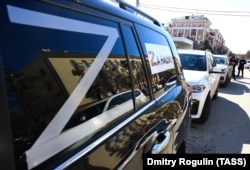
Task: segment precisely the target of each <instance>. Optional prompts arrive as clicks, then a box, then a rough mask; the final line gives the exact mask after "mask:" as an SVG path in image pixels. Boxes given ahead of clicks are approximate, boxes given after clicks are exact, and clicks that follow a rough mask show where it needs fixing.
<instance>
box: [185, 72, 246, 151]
mask: <svg viewBox="0 0 250 170" xmlns="http://www.w3.org/2000/svg"><path fill="white" fill-rule="evenodd" d="M237 71H238V70H237V68H236V72H237ZM236 75H237V74H236ZM249 130H250V71H249V70H248V69H245V70H244V78H243V79H242V78H239V77H237V79H236V80H233V79H232V81H231V83H229V85H228V86H227V87H220V89H219V95H218V98H217V99H215V100H213V103H212V111H211V115H210V117H209V119H208V121H207V122H206V123H205V124H197V123H192V126H191V128H190V131H189V136H188V142H187V153H193V154H195V153H197V154H202V153H211V154H212V153H215V154H226V153H229V154H240V153H242V154H243V153H248V154H249V153H250V132H249Z"/></svg>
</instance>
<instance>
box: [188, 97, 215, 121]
mask: <svg viewBox="0 0 250 170" xmlns="http://www.w3.org/2000/svg"><path fill="white" fill-rule="evenodd" d="M211 106H212V100H211V98H210V96H209V95H208V96H207V99H206V102H205V104H204V106H203V109H202V113H201V117H200V118H199V119H194V120H193V121H194V122H197V123H205V122H206V121H207V119H208V118H209V115H210V113H211Z"/></svg>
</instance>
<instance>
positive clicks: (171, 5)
mask: <svg viewBox="0 0 250 170" xmlns="http://www.w3.org/2000/svg"><path fill="white" fill-rule="evenodd" d="M126 1H127V2H129V3H131V4H132V5H135V6H136V0H126ZM138 1H139V8H140V9H141V10H143V11H144V12H146V13H148V14H150V15H151V16H153V17H154V18H156V19H158V20H159V21H160V22H162V23H169V22H171V19H174V18H179V17H183V16H186V15H192V14H193V15H204V16H205V17H207V18H208V19H209V20H210V21H211V22H212V25H211V28H212V29H218V30H219V31H220V33H221V34H222V36H223V38H224V40H225V45H226V46H227V47H228V48H229V49H230V50H231V51H232V52H233V53H238V54H245V53H246V52H247V51H248V50H250V0H138Z"/></svg>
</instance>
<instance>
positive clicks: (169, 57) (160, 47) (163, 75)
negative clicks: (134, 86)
mask: <svg viewBox="0 0 250 170" xmlns="http://www.w3.org/2000/svg"><path fill="white" fill-rule="evenodd" d="M136 28H137V30H138V31H137V32H138V35H139V38H140V40H141V42H142V44H143V53H144V57H145V60H146V63H147V65H148V68H149V69H148V70H149V71H150V74H151V84H152V86H153V87H157V86H158V85H160V86H161V87H163V88H165V89H166V87H167V86H166V83H167V82H168V83H169V82H170V81H173V82H174V81H176V78H177V77H176V75H178V72H179V70H178V69H177V66H176V64H178V63H179V62H178V61H179V60H177V59H176V58H175V57H174V56H173V54H172V51H171V48H170V46H169V43H168V41H167V40H166V37H165V36H163V35H161V34H160V33H157V32H155V31H152V30H150V29H148V28H145V27H141V26H140V25H136ZM145 35H147V36H145ZM173 76H174V77H175V78H174V79H173ZM143 90H144V91H145V92H147V93H148V92H149V91H148V90H149V89H148V88H147V87H145V88H144V89H143ZM162 93H164V90H160V91H158V90H155V91H154V96H155V97H157V96H159V95H160V94H162Z"/></svg>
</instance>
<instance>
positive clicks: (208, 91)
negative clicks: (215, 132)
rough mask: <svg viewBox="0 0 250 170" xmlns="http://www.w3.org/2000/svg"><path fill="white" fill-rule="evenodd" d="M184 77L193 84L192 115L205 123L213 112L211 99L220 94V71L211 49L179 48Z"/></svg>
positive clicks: (194, 118) (195, 119) (197, 120)
mask: <svg viewBox="0 0 250 170" xmlns="http://www.w3.org/2000/svg"><path fill="white" fill-rule="evenodd" d="M178 53H179V55H180V60H181V65H182V68H183V71H184V77H185V79H186V81H187V83H188V84H190V85H191V86H192V90H193V94H192V111H191V117H192V119H193V120H194V121H196V122H198V123H205V122H206V121H207V119H208V117H209V115H210V112H211V101H212V99H216V98H217V95H218V88H219V80H220V73H221V71H220V70H219V68H218V67H216V63H215V61H214V57H213V54H212V53H211V52H210V51H207V50H206V51H203V50H190V49H179V50H178Z"/></svg>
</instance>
